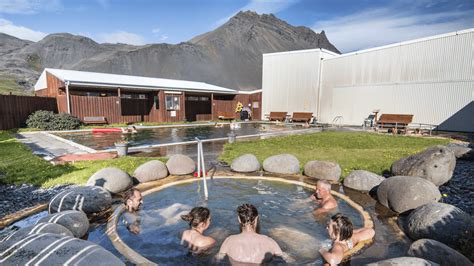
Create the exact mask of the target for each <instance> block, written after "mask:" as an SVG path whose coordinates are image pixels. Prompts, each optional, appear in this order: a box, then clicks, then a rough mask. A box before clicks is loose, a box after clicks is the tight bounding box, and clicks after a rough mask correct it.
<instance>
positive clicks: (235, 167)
mask: <svg viewBox="0 0 474 266" xmlns="http://www.w3.org/2000/svg"><path fill="white" fill-rule="evenodd" d="M260 167H261V166H260V163H259V162H258V160H257V157H255V155H253V154H244V155H242V156H240V157H238V158H236V159H234V160H233V161H232V164H231V165H230V169H232V171H235V172H240V173H248V172H255V171H258V170H260Z"/></svg>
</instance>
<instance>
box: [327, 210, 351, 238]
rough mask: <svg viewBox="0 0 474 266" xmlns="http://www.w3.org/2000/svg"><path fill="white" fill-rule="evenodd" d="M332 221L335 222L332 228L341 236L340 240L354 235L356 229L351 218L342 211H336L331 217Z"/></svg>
mask: <svg viewBox="0 0 474 266" xmlns="http://www.w3.org/2000/svg"><path fill="white" fill-rule="evenodd" d="M331 221H333V222H334V224H333V225H332V229H333V231H334V234H335V235H336V236H339V241H344V240H347V239H350V238H351V237H352V232H353V230H354V228H353V226H352V222H351V220H350V219H349V218H348V217H347V216H344V215H342V214H341V213H336V214H335V215H334V216H332V217H331Z"/></svg>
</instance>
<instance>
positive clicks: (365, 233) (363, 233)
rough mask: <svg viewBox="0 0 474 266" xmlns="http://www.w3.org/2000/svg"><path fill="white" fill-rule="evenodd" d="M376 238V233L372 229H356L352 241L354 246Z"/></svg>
mask: <svg viewBox="0 0 474 266" xmlns="http://www.w3.org/2000/svg"><path fill="white" fill-rule="evenodd" d="M374 236H375V231H374V229H372V228H359V229H355V230H354V232H353V233H352V241H353V242H354V245H357V243H359V242H361V241H365V240H367V239H371V238H373V237H374Z"/></svg>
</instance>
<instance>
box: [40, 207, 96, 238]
mask: <svg viewBox="0 0 474 266" xmlns="http://www.w3.org/2000/svg"><path fill="white" fill-rule="evenodd" d="M36 223H37V224H39V223H55V224H59V225H62V226H64V227H66V228H67V229H68V230H69V231H71V233H72V234H73V235H74V237H78V238H81V237H83V236H85V235H86V234H87V232H88V231H89V219H87V215H86V214H85V213H84V212H82V211H63V212H58V213H54V214H50V215H47V216H45V217H43V218H41V219H39V220H38V221H37V222H36Z"/></svg>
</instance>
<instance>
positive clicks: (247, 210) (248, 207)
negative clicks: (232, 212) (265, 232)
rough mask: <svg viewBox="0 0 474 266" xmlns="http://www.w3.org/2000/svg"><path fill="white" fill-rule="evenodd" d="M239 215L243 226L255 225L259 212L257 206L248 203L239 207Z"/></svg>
mask: <svg viewBox="0 0 474 266" xmlns="http://www.w3.org/2000/svg"><path fill="white" fill-rule="evenodd" d="M237 215H238V216H239V218H240V222H241V224H242V225H245V224H253V223H254V222H255V219H256V218H257V216H258V211H257V208H255V206H253V205H252V204H249V203H246V204H243V205H240V206H239V207H237Z"/></svg>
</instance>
